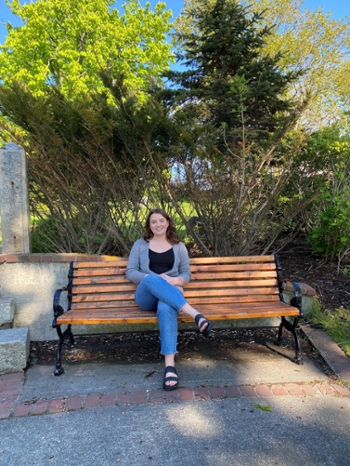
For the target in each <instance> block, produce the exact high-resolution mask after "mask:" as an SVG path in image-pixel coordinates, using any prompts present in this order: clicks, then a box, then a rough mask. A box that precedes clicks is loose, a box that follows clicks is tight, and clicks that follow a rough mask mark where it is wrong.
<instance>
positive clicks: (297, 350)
mask: <svg viewBox="0 0 350 466" xmlns="http://www.w3.org/2000/svg"><path fill="white" fill-rule="evenodd" d="M298 322H299V317H294V320H293V323H291V322H290V321H289V320H287V319H286V318H285V317H282V318H281V323H280V326H279V329H278V339H277V342H276V344H277V345H281V344H282V341H283V328H285V329H286V330H288V331H289V332H291V333H292V335H293V336H294V343H295V358H294V360H295V362H296V363H297V364H299V365H301V364H303V360H302V357H301V346H300V340H299V335H298V332H297V326H298Z"/></svg>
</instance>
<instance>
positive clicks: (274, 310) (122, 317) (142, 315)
mask: <svg viewBox="0 0 350 466" xmlns="http://www.w3.org/2000/svg"><path fill="white" fill-rule="evenodd" d="M87 311H88V312H87ZM201 311H203V312H204V313H205V315H206V316H207V317H208V318H210V319H211V320H232V319H250V318H255V317H264V318H271V317H279V316H281V315H284V316H295V315H299V311H298V309H296V308H293V307H292V306H288V305H286V304H283V303H276V304H275V305H271V304H268V305H267V304H266V305H265V306H261V305H259V306H258V305H257V306H251V305H249V306H232V305H231V306H230V305H227V306H220V307H216V308H215V309H213V308H211V307H208V308H207V307H206V306H203V307H202V308H201ZM178 320H179V321H181V322H191V321H193V319H192V318H191V317H189V316H185V315H180V316H179V318H178ZM156 321H157V318H156V313H155V312H147V311H140V310H137V309H124V310H115V309H111V310H104V311H103V312H100V311H98V310H95V311H93V310H84V309H82V310H76V311H75V310H72V311H69V312H67V313H65V314H63V315H62V316H60V317H59V318H58V319H57V323H58V324H69V323H71V324H73V323H74V324H107V323H108V324H122V323H130V324H132V323H156Z"/></svg>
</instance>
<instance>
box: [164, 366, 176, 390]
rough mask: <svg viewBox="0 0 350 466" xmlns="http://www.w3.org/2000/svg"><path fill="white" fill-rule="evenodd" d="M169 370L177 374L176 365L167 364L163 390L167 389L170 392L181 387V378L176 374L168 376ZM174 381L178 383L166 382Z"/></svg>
mask: <svg viewBox="0 0 350 466" xmlns="http://www.w3.org/2000/svg"><path fill="white" fill-rule="evenodd" d="M168 372H173V373H174V374H176V375H177V372H176V369H175V367H173V366H167V367H166V368H165V372H164V383H163V390H165V391H167V392H170V391H172V390H177V389H178V388H179V379H178V378H177V377H174V376H170V377H166V375H167V374H168ZM173 381H176V382H177V383H176V384H175V385H166V383H165V382H173Z"/></svg>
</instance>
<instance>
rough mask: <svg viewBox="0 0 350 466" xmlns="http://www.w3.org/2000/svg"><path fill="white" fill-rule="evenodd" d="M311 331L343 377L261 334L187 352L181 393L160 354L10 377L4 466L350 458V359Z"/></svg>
mask: <svg viewBox="0 0 350 466" xmlns="http://www.w3.org/2000/svg"><path fill="white" fill-rule="evenodd" d="M304 332H306V333H308V335H309V337H310V339H311V340H315V341H316V343H317V345H318V346H317V345H316V347H317V349H318V350H319V351H320V352H321V354H324V355H325V356H326V357H325V359H326V360H327V363H328V364H329V365H330V366H333V367H332V370H333V371H334V372H335V373H338V376H339V374H340V375H342V376H343V377H344V378H343V381H341V379H340V377H338V378H337V377H335V376H332V377H330V376H329V372H328V371H327V373H325V371H324V367H323V366H322V365H319V364H318V363H317V362H316V361H315V360H314V359H313V358H306V359H305V360H304V365H300V366H298V365H296V364H294V363H293V362H292V361H291V358H292V356H293V352H292V351H291V350H289V349H286V348H277V350H276V349H275V348H272V347H269V345H267V346H261V345H258V344H254V343H253V342H252V344H251V345H250V346H249V348H248V349H247V346H246V345H245V346H244V348H242V349H240V348H239V347H238V349H237V350H235V352H234V354H233V355H230V356H228V357H226V355H222V357H220V358H218V357H217V356H215V357H210V351H209V352H206V354H205V356H204V357H198V355H188V354H187V356H186V358H181V356H180V355H179V358H178V364H177V368H178V373H179V377H180V384H181V388H180V389H179V390H177V391H174V392H164V391H163V390H162V389H161V386H162V381H163V380H162V379H163V365H162V364H161V363H159V362H154V363H144V364H114V363H109V364H108V363H86V364H83V363H79V364H72V363H71V364H68V363H65V364H64V367H65V374H63V375H62V376H60V377H54V376H53V369H54V368H53V366H52V365H50V366H47V365H39V364H35V365H33V366H30V367H29V369H28V370H27V372H26V374H22V373H18V374H8V375H4V376H1V377H0V393H1V397H0V418H1V419H2V421H1V422H0V465H2V464H4V465H5V464H6V465H7V466H12V465H14V466H15V465H19V466H21V465H28V464H34V465H39V466H41V465H46V464H53V465H56V464H57V465H59V464H60V465H62V464H63V465H84V466H85V465H86V466H88V465H91V464H93V463H94V464H96V465H111V464H116V463H117V464H119V463H120V464H125V465H136V464H137V465H146V464H147V465H148V464H153V465H157V466H158V465H159V466H163V465H168V464H169V465H170V464H174V463H175V462H176V463H178V464H181V465H185V466H187V465H202V464H203V465H262V466H270V465H286V466H294V465H295V466H296V465H305V466H309V465H310V466H311V465H315V466H316V465H318V466H319V465H325V466H330V465H334V466H343V465H344V466H347V465H348V464H349V455H350V390H349V388H348V384H347V383H346V380H350V361H349V359H348V358H347V357H346V356H345V355H344V354H342V352H341V350H340V349H339V347H338V346H337V345H334V343H333V342H332V340H331V339H328V338H327V337H326V335H325V334H324V332H322V333H320V332H321V331H319V330H317V331H315V330H314V329H312V328H308V327H305V328H304ZM208 345H210V342H209V343H208ZM348 376H349V379H347V377H348ZM44 414H45V415H44Z"/></svg>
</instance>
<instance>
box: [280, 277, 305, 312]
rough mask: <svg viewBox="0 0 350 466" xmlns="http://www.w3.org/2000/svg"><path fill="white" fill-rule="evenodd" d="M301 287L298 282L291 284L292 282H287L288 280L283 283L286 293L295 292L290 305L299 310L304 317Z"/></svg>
mask: <svg viewBox="0 0 350 466" xmlns="http://www.w3.org/2000/svg"><path fill="white" fill-rule="evenodd" d="M301 285H302V284H300V283H298V282H291V281H287V280H284V281H283V282H282V289H283V290H285V291H294V296H293V298H292V299H291V300H290V303H289V304H290V305H291V306H293V307H296V308H298V309H299V311H300V315H301V316H302V315H303V310H302V289H301Z"/></svg>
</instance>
